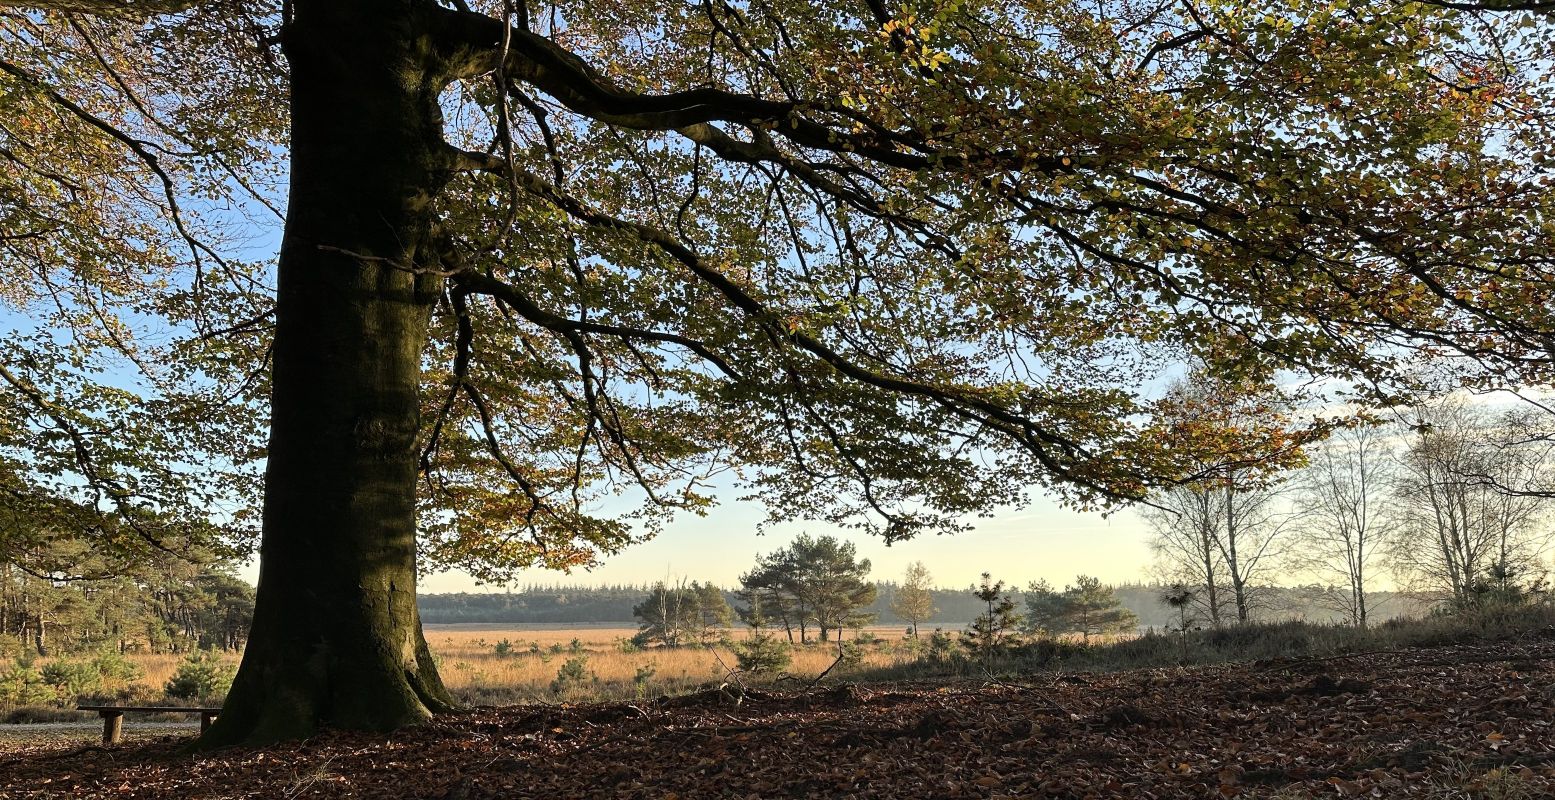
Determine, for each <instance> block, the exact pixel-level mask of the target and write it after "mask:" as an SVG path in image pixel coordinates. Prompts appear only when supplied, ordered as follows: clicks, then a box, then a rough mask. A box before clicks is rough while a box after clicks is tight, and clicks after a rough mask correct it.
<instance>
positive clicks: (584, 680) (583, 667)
mask: <svg viewBox="0 0 1555 800" xmlns="http://www.w3.org/2000/svg"><path fill="white" fill-rule="evenodd" d="M588 664H589V659H588V656H573V657H572V658H569V659H567V660H566V661H565V662H563V663H562V668H561V669H559V670H557V671H556V680H554V681H551V693H552V694H554V695H557V696H561V697H565V696H570V695H574V694H577V693H578V692H579V691H581V690H582V689H583V688H584V687H585V686H587V685H588V684H589V683H590V682H592V680H593V679H594V676H593V675H592V674H590V673H589V669H588Z"/></svg>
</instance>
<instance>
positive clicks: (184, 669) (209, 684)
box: [164, 651, 237, 700]
mask: <svg viewBox="0 0 1555 800" xmlns="http://www.w3.org/2000/svg"><path fill="white" fill-rule="evenodd" d="M236 672H237V670H236V668H234V667H232V666H230V665H227V664H223V663H221V660H220V659H218V658H217V657H216V654H215V653H210V652H205V651H196V652H193V653H190V654H189V655H188V657H186V658H185V659H184V660H183V663H181V664H179V665H178V671H177V672H176V673H174V674H173V677H172V679H170V680H169V681H168V682H167V686H166V687H165V688H164V690H165V691H166V692H167V695H168V696H169V697H177V698H182V699H195V700H205V699H210V700H219V699H221V698H223V697H226V695H227V690H228V689H230V688H232V677H233V675H234V674H236Z"/></svg>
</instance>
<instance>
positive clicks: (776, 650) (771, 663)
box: [734, 633, 793, 675]
mask: <svg viewBox="0 0 1555 800" xmlns="http://www.w3.org/2000/svg"><path fill="white" fill-rule="evenodd" d="M734 658H735V660H736V662H738V664H739V667H740V669H741V670H742V671H744V672H750V673H754V674H757V675H761V674H767V673H774V672H782V671H783V670H785V669H788V665H789V663H791V662H792V661H793V654H792V648H790V647H789V646H788V642H785V641H782V640H780V639H778V638H777V637H776V636H772V635H770V634H765V633H761V634H757V635H755V636H752V637H751V638H750V639H747V640H746V641H743V642H740V643H738V644H736V645H735V647H734Z"/></svg>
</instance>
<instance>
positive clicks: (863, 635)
mask: <svg viewBox="0 0 1555 800" xmlns="http://www.w3.org/2000/svg"><path fill="white" fill-rule="evenodd" d="M853 642H854V643H855V644H859V645H864V646H868V645H872V644H879V643H880V637H878V636H876V635H874V634H873V633H871V632H869V631H859V632H858V635H857V636H855V637H853Z"/></svg>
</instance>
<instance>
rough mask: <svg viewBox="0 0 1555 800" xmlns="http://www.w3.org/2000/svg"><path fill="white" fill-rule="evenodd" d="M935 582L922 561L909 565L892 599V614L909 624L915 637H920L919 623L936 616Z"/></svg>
mask: <svg viewBox="0 0 1555 800" xmlns="http://www.w3.org/2000/svg"><path fill="white" fill-rule="evenodd" d="M933 580H934V578H933V577H932V576H931V575H930V574H929V568H928V567H926V566H924V565H923V562H922V561H914V562H912V563H911V564H908V565H907V571H906V572H905V573H904V574H903V575H902V582H901V584H900V585H899V586H897V587H896V594H895V595H894V596H893V597H892V598H891V613H893V614H895V615H896V616H897V618H899V619H902V620H905V621H906V622H907V624H908V625H909V626H910V627H911V630H912V635H913V636H917V635H918V623H920V622H922V621H924V620H926V619H928V618H929V617H932V616H934V614H935V611H936V609H935V608H934V595H933V593H932V591H931V590H932V588H933V583H932V581H933Z"/></svg>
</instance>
